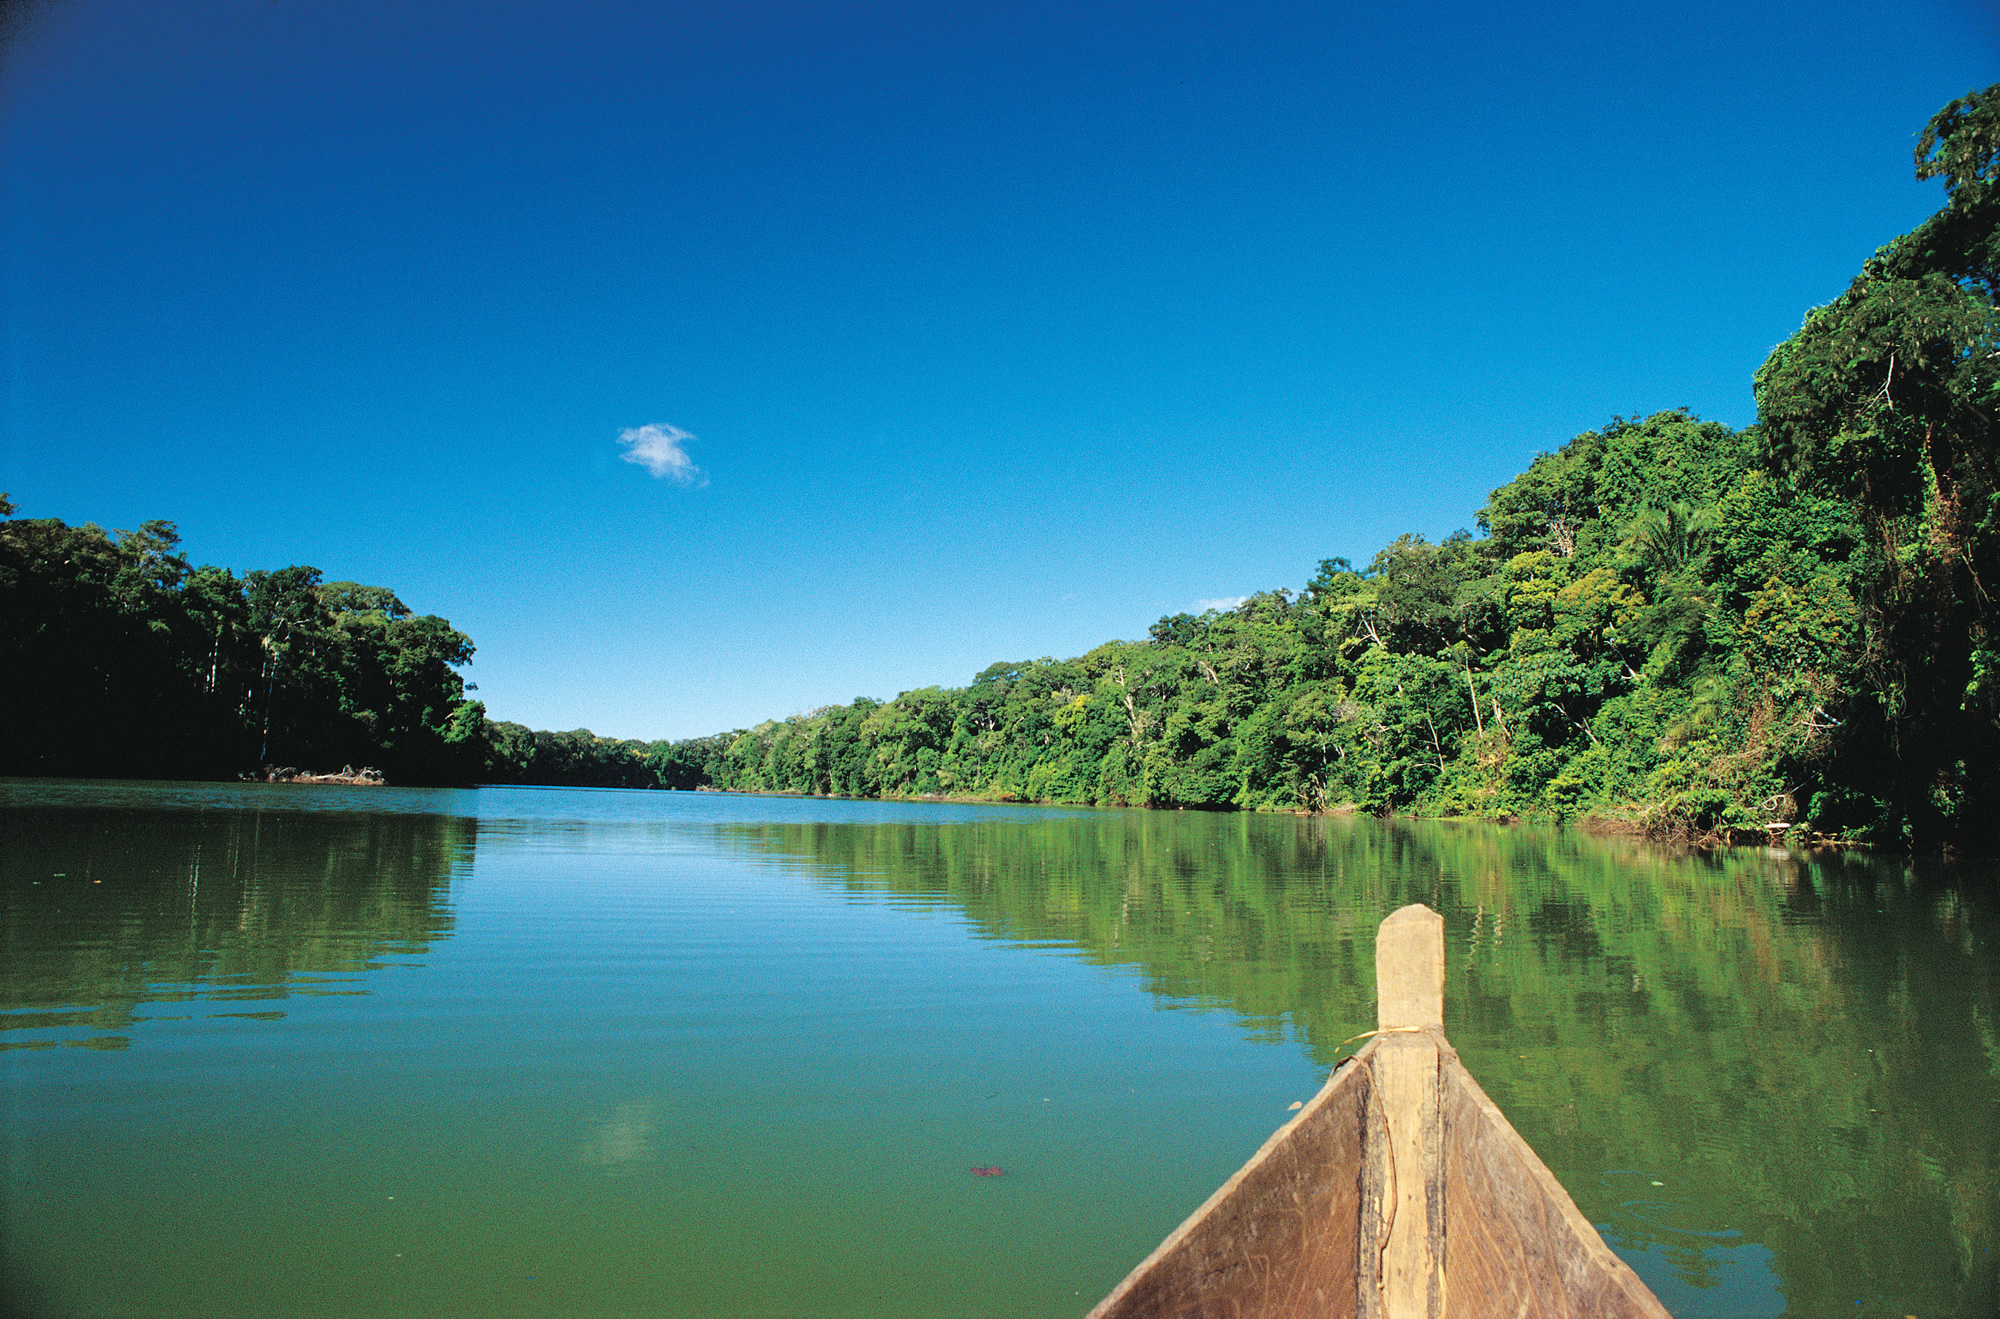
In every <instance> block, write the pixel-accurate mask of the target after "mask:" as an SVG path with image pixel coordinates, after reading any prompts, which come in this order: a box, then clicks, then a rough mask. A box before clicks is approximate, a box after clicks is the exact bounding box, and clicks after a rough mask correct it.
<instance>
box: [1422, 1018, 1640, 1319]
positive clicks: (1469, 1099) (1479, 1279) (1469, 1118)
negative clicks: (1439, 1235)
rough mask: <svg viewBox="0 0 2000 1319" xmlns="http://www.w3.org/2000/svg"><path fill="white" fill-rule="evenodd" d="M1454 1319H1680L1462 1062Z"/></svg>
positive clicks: (1451, 1294) (1454, 1120)
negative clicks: (1493, 1318) (1483, 1318)
mask: <svg viewBox="0 0 2000 1319" xmlns="http://www.w3.org/2000/svg"><path fill="white" fill-rule="evenodd" d="M1443 1072H1444V1082H1445V1096H1444V1105H1445V1111H1444V1135H1445V1195H1446V1202H1447V1204H1448V1205H1449V1206H1450V1210H1449V1218H1448V1221H1447V1223H1446V1232H1447V1239H1448V1241H1449V1243H1450V1264H1449V1268H1448V1270H1447V1284H1448V1285H1447V1290H1446V1296H1445V1313H1446V1314H1448V1315H1450V1316H1452V1319H1470V1317H1471V1316H1480V1315H1505V1316H1508V1319H1572V1317H1574V1319H1582V1317H1583V1316H1597V1317H1601V1319H1672V1317H1671V1316H1670V1315H1669V1314H1668V1313H1667V1308H1666V1307H1665V1306H1663V1305H1661V1304H1660V1302H1659V1300H1658V1298H1656V1297H1655V1296H1654V1295H1653V1293H1652V1292H1650V1291H1648V1290H1647V1288H1646V1284H1645V1283H1643V1282H1641V1281H1639V1275H1638V1274H1636V1273H1634V1272H1632V1269H1631V1267H1630V1266H1629V1265H1627V1264H1626V1263H1625V1261H1624V1260H1621V1259H1619V1258H1618V1256H1617V1255H1615V1254H1613V1253H1612V1251H1611V1247H1609V1246H1607V1245H1605V1244H1604V1238H1602V1237H1600V1236H1599V1235H1598V1234H1597V1229H1596V1228H1594V1227H1592V1226H1591V1224H1590V1220H1589V1219H1587V1218H1585V1217H1584V1216H1583V1211H1582V1210H1580V1209H1578V1208H1577V1207H1576V1202H1575V1201H1574V1200H1571V1199H1570V1197H1569V1193H1568V1192H1567V1191H1565V1190H1563V1188H1562V1183H1560V1182H1558V1181H1557V1180H1556V1176H1555V1174H1554V1173H1552V1172H1550V1171H1549V1169H1548V1165H1546V1164H1544V1163H1543V1162H1542V1161H1541V1160H1540V1159H1538V1158H1536V1157H1535V1152H1534V1151H1533V1150H1532V1149H1530V1148H1528V1143H1527V1142H1526V1141H1524V1140H1522V1139H1521V1137H1520V1134H1519V1133H1518V1132H1516V1131H1515V1130H1514V1128H1513V1125H1512V1124H1511V1123H1509V1122H1508V1121H1507V1119H1506V1118H1505V1117H1504V1116H1502V1114H1501V1112H1500V1109H1499V1108H1498V1107H1497V1106H1496V1105H1495V1104H1494V1102H1493V1101H1492V1100H1491V1099H1488V1098H1487V1097H1486V1092H1485V1091H1483V1090H1481V1089H1480V1088H1479V1083H1478V1082H1477V1081H1474V1080H1473V1079H1472V1074H1471V1073H1470V1072H1468V1071H1466V1070H1465V1068H1464V1066H1463V1065H1461V1064H1460V1063H1459V1061H1458V1056H1457V1054H1455V1053H1452V1054H1449V1056H1448V1057H1447V1058H1446V1060H1445V1064H1444V1069H1443Z"/></svg>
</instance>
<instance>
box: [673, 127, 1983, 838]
mask: <svg viewBox="0 0 2000 1319" xmlns="http://www.w3.org/2000/svg"><path fill="white" fill-rule="evenodd" d="M1996 157H2000V87H1996V88H1988V89H1986V90H1984V91H1978V92H1973V93H1971V94H1968V95H1967V96H1964V97H1961V98H1959V99H1958V100H1955V101H1953V102H1952V103H1951V104H1949V105H1947V106H1946V107H1945V108H1944V109H1943V110H1942V111H1940V112H1939V113H1938V114H1937V115H1936V116H1935V117H1934V118H1933V119H1932V120H1931V121H1930V123H1929V124H1928V125H1927V126H1926V128H1925V129H1924V131H1923V133H1922V135H1921V136H1920V138H1919V141H1918V144H1917V148H1916V174H1917V177H1918V178H1919V179H1932V178H1936V179H1941V180H1943V182H1944V185H1945V192H1946V200H1945V204H1944V206H1943V207H1942V209H1940V210H1939V211H1938V212H1937V213H1936V214H1935V215H1933V216H1932V217H1931V218H1930V219H1928V220H1926V221H1925V222H1924V223H1923V224H1922V225H1920V226H1919V227H1918V228H1917V229H1915V230H1913V231H1912V232H1910V233H1908V234H1905V235H1903V236H1901V237H1899V238H1897V239H1895V240H1894V241H1892V242H1891V243H1889V244H1888V245H1887V246H1885V247H1883V248H1882V249H1881V250H1880V251H1878V252H1877V253H1876V254H1875V255H1874V256H1873V257H1872V258H1870V259H1869V260H1868V261H1867V262H1866V263H1865V264H1864V265H1863V267H1862V269H1861V272H1860V273H1859V274H1858V275H1857V276H1856V277H1855V279H1854V280H1853V282H1852V283H1851V285H1850V286H1849V287H1848V289H1847V290H1846V292H1844V293H1842V294H1841V295H1840V296H1839V297H1837V298H1835V299H1834V300H1833V301H1832V302H1830V303H1828V304H1827V305H1825V306H1823V307H1818V308H1815V309H1814V310H1812V311H1811V312H1810V313H1809V314H1808V315H1807V316H1806V318H1805V323H1804V325H1803V326H1802V327H1801V328H1800V329H1799V331H1798V332H1797V333H1796V334H1794V335H1793V336H1792V337H1791V338H1790V339H1788V340H1786V341H1785V342H1784V343H1783V344H1781V345H1780V346H1779V347H1778V348H1777V349H1776V350H1775V351H1773V352H1772V354H1771V355H1770V357H1769V359H1768V360H1767V361H1766V362H1765V363H1764V365H1763V366H1762V367H1761V368H1760V369H1759V370H1758V371H1757V373H1756V375H1755V378H1754V382H1753V383H1754V387H1755V395H1756V401H1757V410H1758V422H1757V424H1756V425H1754V426H1752V427H1749V428H1747V429H1745V430H1741V431H1738V430H1732V429H1731V428H1729V427H1726V426H1722V425H1718V424H1716V423H1713V422H1704V421H1701V420H1699V419H1697V418H1695V417H1693V416H1691V415H1689V414H1688V413H1687V412H1685V411H1673V412H1663V413H1657V414H1655V415H1653V416H1649V417H1643V418H1613V419H1612V421H1611V422H1610V423H1609V424H1608V425H1606V426H1604V427H1602V428H1601V429H1599V430H1595V431H1590V432H1587V433H1585V434H1582V435H1579V436H1577V437H1576V438H1574V439H1573V440H1571V441H1570V442H1569V443H1568V444H1566V445H1564V446H1563V447H1562V448H1560V449H1559V450H1557V451H1555V452H1553V453H1545V454H1542V455H1540V456H1538V457H1537V458H1536V459H1535V460H1534V462H1533V463H1532V464H1530V466H1529V468H1528V470H1527V471H1525V472H1523V473H1522V474H1521V475H1520V476H1518V477H1516V478H1515V479H1514V480H1512V481H1510V482H1508V483H1507V484H1506V485H1504V486H1502V487H1501V488H1499V489H1498V490H1496V491H1494V492H1493V494H1492V496H1491V498H1490V499H1489V500H1488V501H1487V504H1486V506H1485V507H1484V508H1483V509H1481V510H1480V512H1479V514H1478V528H1479V532H1480V534H1479V535H1477V536H1475V535H1473V534H1471V533H1469V532H1458V533H1455V534H1454V535H1452V536H1450V537H1447V538H1445V539H1444V540H1443V541H1442V542H1440V543H1436V544H1433V543H1430V542H1429V541H1427V540H1425V539H1424V538H1423V537H1420V536H1404V537H1401V538H1399V539H1398V540H1397V541H1395V542H1394V543H1393V544H1391V545H1389V546H1388V547H1387V548H1385V549H1383V550H1382V552H1381V553H1379V554H1378V555H1376V556H1375V558H1374V559H1373V560H1372V561H1371V562H1370V563H1368V564H1367V565H1366V566H1365V567H1362V568H1357V567H1356V566H1355V565H1353V564H1351V563H1348V562H1347V561H1345V560H1342V559H1329V560H1326V561H1324V562H1322V563H1321V564H1320V567H1319V571H1318V573H1317V574H1315V575H1314V577H1313V578H1312V580H1311V581H1310V582H1308V583H1307V585H1306V587H1305V589H1304V590H1303V591H1301V592H1299V593H1297V594H1294V593H1292V592H1290V591H1285V590H1275V591H1265V592H1260V593H1259V594H1257V595H1254V596H1251V597H1250V598H1249V599H1247V600H1245V601H1244V602H1243V603H1242V604H1241V605H1239V606H1238V607H1236V608H1234V609H1230V610H1211V611H1208V612H1206V613H1202V614H1199V615H1193V614H1177V615H1174V616H1172V617H1169V618H1164V619H1161V620H1160V621H1159V622H1158V623H1156V624H1154V626H1153V627H1152V629H1151V632H1150V635H1149V636H1148V637H1147V638H1145V639H1144V640H1141V641H1135V642H1122V641H1120V642H1110V643H1107V644H1106V645H1103V646H1100V647H1098V648H1097V649H1096V650H1093V651H1091V652H1090V653H1089V654H1087V655H1083V656H1081V657H1078V658H1075V659H1067V660H1056V659H1038V660H1031V661H1022V662H1019V663H1011V664H995V665H993V666H991V667H990V668H988V669H986V670H985V671H984V672H982V673H980V674H979V675H978V676H977V677H976V678H975V679H974V680H973V682H972V684H971V685H970V686H968V687H964V688H958V689H942V688H935V687H932V688H924V689H922V690H919V691H913V692H905V693H903V694H902V695H900V696H898V697H897V698H896V699H895V700H893V701H889V702H885V703H877V702H874V701H871V700H866V699H857V700H855V701H854V702H853V703H852V704H849V705H844V706H834V707H829V708H827V709H823V710H817V711H814V712H812V713H810V714H805V715H800V716H795V717H793V718H791V719H787V720H783V721H773V722H767V723H764V724H760V725H758V726H757V727H756V728H752V729H747V730H742V731H739V732H737V733H734V734H731V735H729V736H728V737H726V738H721V739H711V740H709V741H708V742H706V743H704V744H701V746H700V747H698V748H692V749H691V750H690V753H689V754H698V756H699V758H701V759H702V762H703V763H702V768H703V771H704V773H705V774H706V776H707V777H708V778H709V779H710V780H711V781H712V782H714V783H716V784H718V785H720V786H724V787H730V788H741V789H754V790H760V791H795V792H813V793H840V794H851V795H857V796H923V795H929V794H941V795H953V796H967V797H982V798H995V799H1004V800H1045V801H1058V802H1094V803H1102V804H1123V805H1136V806H1181V807H1218V808H1227V807H1235V808H1267V807H1276V808H1295V809H1306V810H1319V809H1325V808H1328V807H1333V806H1340V805H1350V806H1354V807H1357V808H1360V809H1364V810H1372V811H1390V810H1395V811H1411V812H1416V813H1420V814H1432V815H1474V816H1484V817H1496V816H1499V817H1504V816H1522V815H1533V816H1549V817H1555V818H1560V819H1567V818H1574V817H1576V816H1579V815H1584V814H1591V813H1598V814H1622V815H1624V816H1625V817H1627V818H1629V819H1632V820H1634V821H1637V822H1642V823H1645V824H1647V825H1650V826H1652V827H1655V828H1659V829H1666V830H1682V831H1694V832H1704V831H1712V830H1726V829H1737V828H1741V829H1750V830H1757V831H1766V832H1775V831H1782V830H1790V829H1798V830H1807V829H1811V830H1817V831H1820V832H1823V833H1830V834H1844V835H1849V836H1859V837H1866V838H1871V839H1875V840H1881V841H1900V842H1904V843H1908V844H1913V845H1917V846H1926V847H1930V846H1958V847H1968V848H1973V849H1976V850H1980V851H1989V852H1990V851H1994V850H2000V846H1997V845H2000V636H1996V632H1995V615H1994V596H1993V592H1994V591H1996V590H2000V534H1996V533H2000V471H1996V464H2000V442H1996V440H1997V439H2000V436H1996V409H2000V312H1997V311H1996V295H2000V174H1996Z"/></svg>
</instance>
